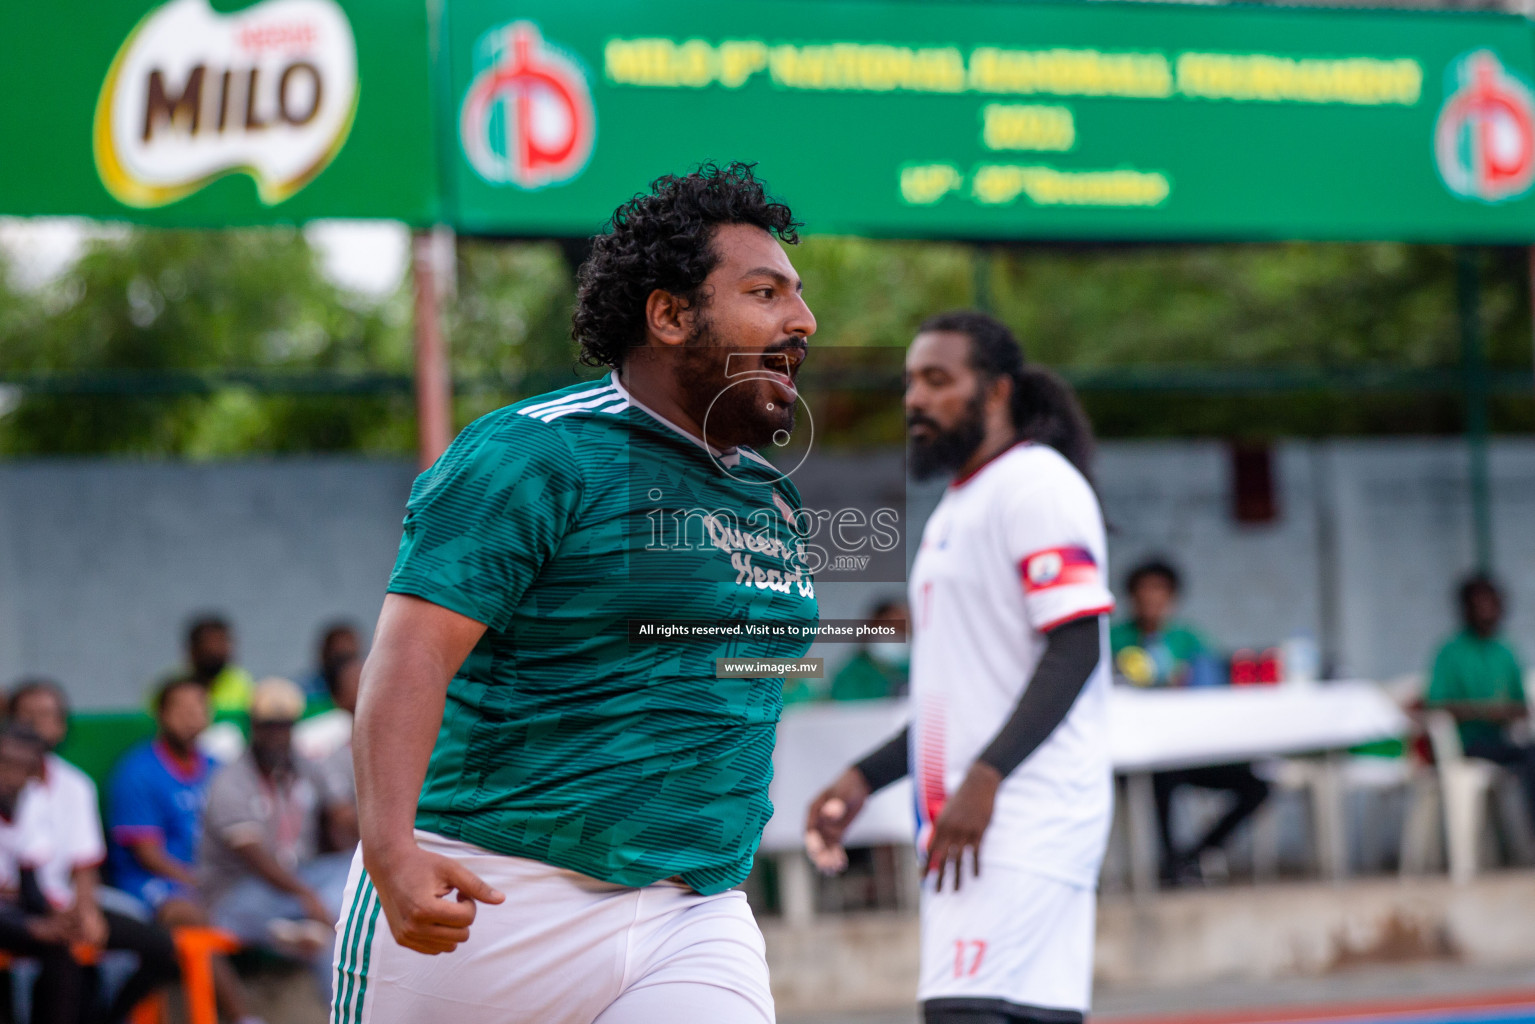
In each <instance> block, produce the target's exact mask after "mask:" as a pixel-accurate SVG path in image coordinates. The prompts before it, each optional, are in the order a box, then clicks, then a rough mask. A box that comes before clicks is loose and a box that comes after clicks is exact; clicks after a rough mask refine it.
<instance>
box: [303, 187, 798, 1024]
mask: <svg viewBox="0 0 1535 1024" xmlns="http://www.w3.org/2000/svg"><path fill="white" fill-rule="evenodd" d="M796 226H797V224H796V222H795V221H794V220H793V216H792V214H791V213H790V212H789V209H788V207H786V206H784V205H783V204H781V203H777V202H774V201H772V200H770V199H769V198H768V197H767V196H766V194H765V193H764V190H763V186H762V185H761V183H760V182H758V181H757V180H756V178H755V177H754V176H753V173H752V169H751V167H750V166H749V165H744V164H732V165H730V166H728V167H725V168H719V167H715V166H713V165H706V166H705V167H703V168H701V169H700V170H699V171H698V172H696V173H693V174H688V175H685V176H681V177H676V176H670V175H668V176H666V177H663V178H660V179H658V180H657V181H656V182H655V183H654V184H653V185H652V190H651V192H650V193H648V194H642V195H638V196H636V197H635V198H633V199H632V200H630V201H629V202H626V203H625V204H624V205H623V206H621V207H620V208H619V209H618V211H617V212H616V213H615V214H614V216H613V219H612V222H611V225H610V229H609V231H608V232H607V233H606V234H603V235H599V236H598V237H597V238H596V239H595V240H594V243H593V250H592V255H591V257H590V258H589V259H588V260H587V261H586V263H585V264H583V266H582V267H581V270H580V272H579V275H578V294H577V300H576V310H575V317H574V329H573V334H574V335H575V337H576V340H577V341H578V342H579V343H580V346H581V357H582V360H583V361H584V362H586V363H587V364H589V365H600V366H605V367H607V368H609V370H610V372H609V374H608V375H607V376H605V377H603V378H601V379H598V380H596V381H592V382H589V383H585V384H578V385H575V386H573V387H569V388H566V389H564V390H563V391H559V392H555V393H553V394H548V395H541V396H539V397H537V398H531V399H528V400H526V401H523V402H519V403H517V404H515V405H512V406H508V407H507V408H505V409H501V410H498V411H497V412H493V413H491V414H489V415H488V416H485V417H482V418H481V419H479V420H477V421H476V422H474V423H473V424H471V425H470V426H469V427H468V428H466V429H465V430H464V431H463V433H462V434H460V435H459V436H458V438H457V439H456V440H455V441H454V443H453V445H452V446H451V447H450V448H449V449H448V451H447V452H446V453H444V454H443V456H442V457H441V458H440V459H438V460H437V463H436V464H435V465H434V466H432V468H431V469H429V470H427V471H426V472H425V473H423V474H422V475H421V476H420V477H419V478H418V479H417V481H416V484H415V486H414V487H413V488H412V491H411V496H410V500H409V502H408V504H407V505H406V515H405V529H404V537H403V539H402V540H401V542H400V551H399V557H398V559H397V561H396V563H395V568H394V573H393V575H392V576H391V578H390V581H389V588H388V589H389V594H388V596H387V597H386V598H385V601H384V607H383V611H382V612H381V614H380V617H379V621H378V627H377V630H376V632H375V638H374V645H373V650H372V653H371V654H370V655H369V657H368V660H367V663H366V665H365V668H364V671H363V679H362V686H361V694H360V698H359V702H358V709H357V718H356V724H355V729H354V734H353V746H354V750H355V759H356V767H357V795H358V809H359V823H360V831H361V837H362V844H361V849H360V852H359V856H358V858H357V859H356V860H355V861H354V863H353V868H352V877H351V879H350V881H349V883H348V893H349V895H348V898H347V903H346V909H345V911H344V912H343V916H342V921H341V923H340V925H339V926H338V938H337V948H336V965H337V975H336V997H335V1001H334V1003H333V1006H332V1017H331V1019H332V1022H333V1024H352V1022H363V1021H366V1022H367V1024H420V1022H422V1021H452V1022H453V1024H523V1022H526V1024H592V1022H594V1021H596V1020H598V1019H599V1018H600V1019H601V1022H602V1024H641V1022H649V1021H659V1020H663V1019H664V1020H674V1021H678V1022H684V1021H698V1022H704V1021H707V1022H710V1024H771V1021H772V1019H773V1008H772V997H771V994H770V992H769V990H768V981H767V965H766V961H765V959H764V956H763V946H762V937H761V934H760V933H759V932H758V930H757V927H756V924H755V922H754V921H753V920H752V917H751V912H750V910H749V909H748V908H747V906H746V901H745V897H744V896H743V895H742V894H741V893H740V892H739V891H737V890H734V889H732V887H733V886H736V885H738V884H739V883H740V882H742V881H743V880H744V879H745V878H746V876H747V873H748V872H749V871H750V869H751V864H752V858H753V854H754V853H755V851H756V847H757V844H758V842H759V840H760V839H761V834H762V828H763V825H764V824H765V823H766V822H767V820H768V818H769V816H770V815H771V813H772V804H771V803H770V802H769V801H768V795H767V790H768V781H769V779H770V778H771V776H772V753H773V741H774V733H775V727H776V724H777V721H778V717H779V712H780V709H781V706H782V698H781V691H782V686H783V678H782V675H781V673H778V672H774V671H772V663H771V662H768V663H766V664H765V665H763V666H761V667H760V668H755V667H754V669H753V671H751V672H741V673H740V674H733V673H731V672H730V671H728V670H727V669H726V668H724V667H717V665H716V660H717V659H721V658H745V659H771V658H797V657H800V656H801V655H803V653H804V651H805V649H806V648H807V647H808V646H809V640H808V638H805V637H804V636H803V635H794V636H784V635H776V636H769V637H766V638H764V637H763V636H761V635H760V634H759V633H755V632H747V631H746V630H744V629H743V632H742V633H741V634H740V635H735V636H732V635H720V634H718V633H706V634H694V635H692V636H686V637H676V636H672V637H669V638H667V639H664V640H658V639H657V638H656V637H655V636H654V634H649V633H645V632H644V631H643V630H644V620H651V622H655V620H666V622H665V623H663V625H666V624H667V623H688V624H690V626H692V625H696V626H699V627H702V628H706V629H707V628H709V627H727V626H729V625H731V624H737V623H744V624H746V625H747V626H757V627H758V628H759V629H760V628H763V627H770V626H792V627H797V628H800V629H803V628H804V627H809V626H813V625H814V623H815V622H816V621H817V611H816V603H815V588H814V584H813V582H812V581H811V579H810V576H809V573H808V571H807V561H806V557H805V547H804V542H803V539H802V537H801V535H800V532H799V530H798V527H799V526H800V525H801V524H800V522H799V520H800V519H801V516H800V512H801V510H800V498H799V494H798V492H797V491H796V490H795V488H794V486H793V484H791V483H790V482H789V481H788V480H787V479H786V478H784V476H783V475H782V474H780V473H779V472H777V471H776V470H774V468H773V467H772V465H771V464H770V463H768V462H767V461H766V460H764V459H762V458H761V457H760V456H759V455H757V454H756V452H754V451H753V450H752V448H751V447H749V446H751V445H764V444H767V445H771V444H772V443H773V442H774V441H775V439H776V438H778V437H782V436H783V435H784V434H785V433H786V432H787V431H789V430H790V429H792V427H793V425H794V412H795V406H796V403H797V402H798V393H797V391H796V390H795V385H794V377H795V375H796V374H797V373H798V370H799V366H800V364H801V362H802V361H803V359H804V358H805V355H806V352H807V349H808V338H809V336H810V335H811V334H813V333H814V332H815V328H816V323H815V318H814V316H812V315H811V313H810V310H809V308H808V307H807V306H806V305H805V302H804V300H803V298H802V297H801V295H800V289H801V286H800V280H799V275H798V274H797V273H796V272H795V270H794V267H793V266H792V265H791V264H790V262H789V259H788V256H787V254H786V253H785V251H784V248H783V246H782V245H781V244H780V242H779V240H780V239H782V240H783V241H785V242H790V243H792V242H794V241H796V235H795V228H796ZM381 911H382V917H383V919H384V922H383V923H384V924H385V927H382V928H380V927H379V924H380V920H379V919H380V913H381ZM471 924H472V925H473V928H472V929H471V927H470V926H471ZM422 953H426V954H446V955H434V956H421V955H419V954H422Z"/></svg>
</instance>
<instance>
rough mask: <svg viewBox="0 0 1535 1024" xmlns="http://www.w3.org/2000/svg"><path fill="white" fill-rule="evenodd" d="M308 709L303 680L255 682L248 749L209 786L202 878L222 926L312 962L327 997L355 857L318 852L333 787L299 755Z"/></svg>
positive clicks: (213, 912)
mask: <svg viewBox="0 0 1535 1024" xmlns="http://www.w3.org/2000/svg"><path fill="white" fill-rule="evenodd" d="M303 713H304V693H303V691H302V690H300V689H299V688H298V686H297V684H295V683H292V682H290V681H289V680H287V679H276V678H272V679H264V680H262V681H261V682H260V683H258V684H257V685H256V689H255V693H254V695H253V696H252V698H251V707H250V718H251V742H250V748H249V749H248V750H247V751H246V752H245V753H244V754H242V755H241V756H240V758H239V759H238V760H236V761H234V762H233V763H231V764H229V765H228V766H227V767H225V768H223V769H221V770H220V771H219V772H218V774H217V775H215V776H214V777H213V781H212V782H211V783H210V784H209V787H208V808H207V813H206V816H205V818H204V821H203V841H202V846H201V851H200V857H201V879H200V881H201V888H202V891H203V895H204V897H205V899H206V900H207V903H208V906H209V908H210V910H211V917H212V919H213V923H214V924H215V925H217V926H219V927H221V928H225V929H227V930H229V931H231V932H233V933H234V934H235V935H237V936H239V938H240V940H241V941H242V942H244V943H246V944H247V945H252V946H264V947H268V948H272V949H276V950H277V951H279V952H282V953H287V954H290V955H295V956H299V957H302V958H304V959H306V960H308V961H309V962H310V963H311V964H312V966H313V968H314V973H315V978H316V981H317V982H318V983H319V985H320V988H321V990H322V995H324V996H325V997H326V998H329V993H330V975H331V972H330V947H331V942H332V941H333V939H334V931H333V929H334V927H335V923H336V913H337V911H338V909H339V908H340V905H341V891H342V888H343V886H344V885H345V884H346V873H347V868H348V867H349V865H350V863H351V854H350V851H349V852H347V853H345V854H327V855H320V854H319V853H318V851H319V848H320V836H321V834H322V832H321V824H322V815H323V814H324V813H325V810H326V808H325V806H324V802H323V800H322V797H321V794H322V793H324V792H325V788H324V786H323V783H322V781H321V779H320V778H319V775H318V772H317V770H316V769H315V767H314V766H313V765H311V764H310V763H309V762H307V761H304V760H303V759H301V758H298V757H295V756H294V753H293V724H294V723H295V722H297V721H298V719H299V717H300V716H301V715H303Z"/></svg>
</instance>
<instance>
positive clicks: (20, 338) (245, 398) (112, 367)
mask: <svg viewBox="0 0 1535 1024" xmlns="http://www.w3.org/2000/svg"><path fill="white" fill-rule="evenodd" d="M31 305H32V309H31V310H30V311H29V315H26V316H24V317H23V323H21V324H20V325H13V326H12V328H11V329H9V330H7V331H6V333H5V335H3V341H4V343H3V344H0V372H8V373H29V374H50V373H53V374H59V373H91V374H102V375H107V376H108V377H110V376H112V375H116V376H117V378H118V379H122V377H123V375H129V379H130V380H131V375H134V374H143V373H145V372H146V371H183V372H189V373H195V372H197V371H209V370H228V369H233V368H240V369H257V370H280V371H284V372H294V373H298V372H303V371H312V370H369V369H380V368H393V369H399V370H403V369H405V368H406V367H407V366H408V359H409V338H408V332H407V330H406V319H405V315H406V314H408V305H407V304H406V303H405V302H404V300H399V299H397V300H392V301H391V302H388V303H385V304H383V305H381V306H379V307H376V308H370V307H357V306H355V305H353V304H351V303H349V302H348V301H347V297H346V296H345V295H343V294H342V293H341V292H339V291H338V290H337V289H336V288H335V287H334V286H332V285H330V284H329V283H327V282H326V281H325V279H324V278H323V277H322V275H321V274H320V273H319V268H318V263H317V257H316V255H315V253H314V251H313V250H312V249H311V248H310V247H309V245H308V243H307V242H305V240H304V237H303V235H302V234H300V233H299V232H297V231H293V230H265V231H231V232H225V233H219V234H212V233H199V232H179V231H131V232H127V233H125V234H124V235H123V236H122V237H120V238H107V239H101V240H97V241H93V242H91V243H90V244H89V245H88V247H87V249H86V251H85V253H84V254H83V255H82V257H81V258H80V260H79V261H78V263H77V264H76V265H75V266H74V267H73V268H71V269H70V270H69V271H68V272H67V273H66V274H65V275H64V276H63V277H62V278H60V279H59V280H58V281H56V282H54V283H53V284H51V285H49V286H48V287H47V288H46V289H45V290H44V291H42V292H41V293H40V294H38V295H36V296H35V297H33V299H32V303H31ZM408 408H409V406H408V403H407V404H405V405H404V406H401V403H400V402H399V401H398V400H394V401H390V400H379V399H371V398H370V399H366V400H362V401H348V402H336V401H333V400H330V399H325V398H319V397H308V396H304V397H289V396H282V397H269V396H257V395H254V394H252V393H249V392H241V391H229V390H224V391H217V392H215V393H212V394H170V395H167V394H143V395H135V394H131V393H130V394H113V395H102V396H100V397H97V396H91V397H80V396H62V395H61V396H53V395H48V394H37V395H29V396H28V397H26V398H25V400H24V401H22V403H21V404H20V406H19V408H17V409H16V410H15V411H14V412H13V413H11V415H10V416H8V417H6V418H5V419H3V420H0V450H3V451H6V452H8V453H11V454H28V455H62V454H85V453H102V452H107V453H117V454H146V455H148V454H165V455H181V456H190V457H214V456H226V455H233V454H238V453H243V452H249V451H267V452H286V451H325V450H354V449H362V450H370V449H388V450H393V449H397V448H398V446H399V445H400V443H401V440H402V439H403V440H405V441H406V443H407V444H408V443H409V436H410V432H409V428H408V424H407V430H406V432H404V435H403V438H402V432H401V431H400V429H399V428H398V426H396V421H398V420H399V419H400V418H401V416H402V414H408Z"/></svg>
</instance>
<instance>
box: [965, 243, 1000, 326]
mask: <svg viewBox="0 0 1535 1024" xmlns="http://www.w3.org/2000/svg"><path fill="white" fill-rule="evenodd" d="M971 252H973V253H974V254H975V258H974V261H973V262H972V263H971V273H972V274H973V275H974V280H973V282H972V287H973V288H974V291H975V308H976V309H978V310H980V311H981V312H982V313H995V312H996V308H995V307H996V302H995V300H994V298H993V295H992V277H993V276H994V275H995V273H996V262H997V261H996V259H995V256H994V253H993V250H992V247H991V246H989V245H984V244H982V245H975V246H972V247H971Z"/></svg>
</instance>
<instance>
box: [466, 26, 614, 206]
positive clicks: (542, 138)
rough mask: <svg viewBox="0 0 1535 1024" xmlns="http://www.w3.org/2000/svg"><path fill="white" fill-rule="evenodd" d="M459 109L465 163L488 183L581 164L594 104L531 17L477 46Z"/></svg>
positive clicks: (541, 181) (574, 68)
mask: <svg viewBox="0 0 1535 1024" xmlns="http://www.w3.org/2000/svg"><path fill="white" fill-rule="evenodd" d="M475 69H476V71H475V76H474V78H473V80H472V81H471V82H470V83H469V88H468V91H467V93H466V94H465V96H464V104H463V108H462V110H461V111H460V114H459V136H460V139H461V141H462V143H463V147H464V155H465V156H466V157H467V158H468V160H469V165H470V166H471V167H473V168H474V170H475V173H477V174H478V175H479V176H480V177H481V178H483V179H485V180H486V181H487V182H490V183H491V184H492V185H515V186H517V187H519V188H524V189H530V190H531V189H539V188H544V187H545V186H548V185H560V184H563V183H564V182H567V181H570V180H571V179H573V178H575V177H576V176H577V175H579V174H580V173H581V172H582V171H583V170H585V169H586V165H587V162H588V161H589V160H590V159H591V156H592V145H593V143H594V142H595V141H596V137H597V112H596V109H595V108H594V107H593V106H592V92H591V89H590V87H589V86H588V85H587V78H586V73H585V72H584V71H583V70H582V68H581V65H580V63H579V62H578V61H577V60H576V59H575V58H574V57H572V56H571V55H569V54H567V53H565V52H564V51H563V50H560V49H558V48H556V47H553V46H550V45H549V44H548V43H547V42H545V41H544V38H543V36H542V35H541V34H540V33H539V31H538V27H537V26H536V25H534V24H533V23H532V22H528V21H518V22H513V23H512V24H510V25H503V26H501V27H500V28H496V29H492V30H491V31H490V32H487V33H486V34H485V35H484V36H483V37H481V39H480V42H479V45H478V46H477V47H476V48H475Z"/></svg>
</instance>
